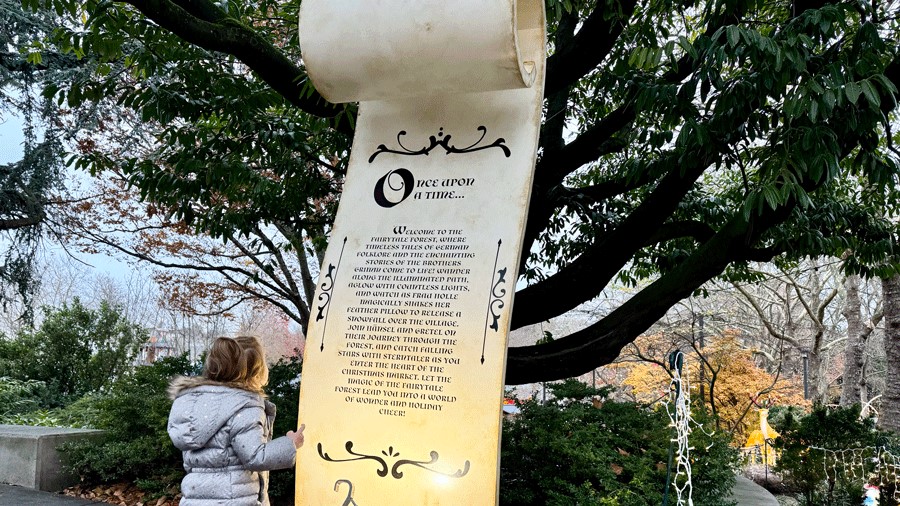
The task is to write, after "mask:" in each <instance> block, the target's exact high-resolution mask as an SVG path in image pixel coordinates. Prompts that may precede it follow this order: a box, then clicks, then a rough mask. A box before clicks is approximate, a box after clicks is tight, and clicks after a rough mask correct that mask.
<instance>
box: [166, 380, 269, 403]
mask: <svg viewBox="0 0 900 506" xmlns="http://www.w3.org/2000/svg"><path fill="white" fill-rule="evenodd" d="M200 386H222V387H228V388H234V389H236V390H244V391H246V392H250V393H252V394H256V395H259V396H260V397H262V398H265V397H266V394H264V393H263V392H259V391H257V390H252V389H249V388H247V386H246V385H244V384H243V383H236V382H230V383H222V382H219V381H213V380H211V379H207V378H205V377H203V376H175V377H174V378H172V382H171V383H169V388H168V390H167V392H168V394H169V399H172V400H173V401H174V400H175V399H176V398H177V397H178V396H179V395H181V394H182V393H183V392H184V391H185V390H187V389H189V388H194V387H200Z"/></svg>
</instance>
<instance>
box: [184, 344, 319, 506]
mask: <svg viewBox="0 0 900 506" xmlns="http://www.w3.org/2000/svg"><path fill="white" fill-rule="evenodd" d="M268 380H269V369H268V366H267V365H266V361H265V355H264V353H263V348H262V345H261V344H260V343H259V341H258V340H257V339H256V338H254V337H239V338H236V339H231V338H227V337H220V338H218V339H216V340H215V342H214V343H213V345H212V348H210V350H209V354H208V355H207V357H206V363H205V365H204V368H203V375H202V376H199V377H195V378H185V377H179V378H175V379H174V380H173V381H172V384H171V386H170V388H169V395H170V396H171V397H172V398H173V399H174V402H173V403H172V411H171V412H170V413H169V428H168V430H169V437H170V438H171V439H172V442H173V443H174V444H175V447H176V448H178V449H179V450H181V451H182V456H183V458H184V469H185V471H187V475H186V476H185V477H184V479H183V480H182V481H181V493H182V495H183V498H182V499H181V506H212V505H228V506H258V505H262V506H267V505H268V504H269V496H268V478H269V473H268V471H270V470H274V469H285V468H289V467H291V466H293V465H294V459H295V458H296V455H297V448H299V447H300V446H302V445H303V426H301V427H300V429H298V431H297V432H293V431H291V432H288V433H287V435H285V436H282V437H279V438H277V439H275V440H272V423H273V422H274V420H275V405H274V404H272V403H271V402H269V401H268V400H267V399H266V397H265V395H264V394H263V391H262V387H263V386H264V385H265V384H266V383H267V382H268Z"/></svg>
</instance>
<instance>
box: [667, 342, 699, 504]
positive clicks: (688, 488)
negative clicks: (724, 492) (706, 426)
mask: <svg viewBox="0 0 900 506" xmlns="http://www.w3.org/2000/svg"><path fill="white" fill-rule="evenodd" d="M677 353H678V356H677V358H676V359H675V360H674V361H673V362H677V363H678V364H679V366H678V367H672V382H671V384H670V390H669V402H668V403H666V405H665V406H666V413H667V414H668V415H669V422H670V424H671V425H672V426H673V427H674V428H675V439H673V440H672V442H673V443H675V445H676V447H675V469H676V471H675V477H674V478H673V479H672V484H673V486H674V488H675V495H676V500H677V502H676V504H677V505H678V506H685V505H687V506H694V499H693V492H694V485H693V483H691V450H692V449H693V448H692V447H691V446H690V441H689V437H690V435H691V422H692V419H691V393H690V384H689V383H688V378H687V376H682V375H681V366H680V364H683V361H684V355H683V354H682V353H681V352H680V351H679V352H677ZM695 425H696V422H695Z"/></svg>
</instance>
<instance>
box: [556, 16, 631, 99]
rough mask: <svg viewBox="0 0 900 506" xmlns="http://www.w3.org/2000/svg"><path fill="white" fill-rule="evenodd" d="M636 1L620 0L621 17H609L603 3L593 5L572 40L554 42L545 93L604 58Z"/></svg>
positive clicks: (570, 82)
mask: <svg viewBox="0 0 900 506" xmlns="http://www.w3.org/2000/svg"><path fill="white" fill-rule="evenodd" d="M636 4H637V2H636V0H622V1H621V4H620V5H619V12H620V13H621V16H619V15H613V16H610V13H609V9H608V8H607V7H606V6H605V5H604V6H602V7H601V6H597V7H595V8H594V12H592V13H591V14H590V16H588V17H587V19H585V20H584V22H583V23H582V25H581V29H580V30H579V31H578V35H577V36H576V37H575V38H574V39H572V40H571V41H570V42H568V43H567V44H557V45H556V48H557V52H556V53H555V54H554V55H553V56H551V57H550V58H548V59H547V84H546V86H545V90H546V92H547V95H552V94H554V93H556V92H558V91H560V90H563V89H567V88H568V87H570V86H572V85H573V84H574V83H575V82H577V81H578V80H579V79H581V78H582V77H584V76H585V75H586V74H587V73H588V72H590V71H591V70H592V69H594V68H595V67H596V66H597V65H599V64H600V63H601V62H602V61H603V60H604V59H605V58H606V56H607V55H608V54H609V52H610V50H612V48H613V45H615V43H616V40H618V38H619V35H621V34H622V30H624V29H625V26H626V25H627V24H628V21H629V19H630V18H631V16H632V15H633V14H634V7H635V5H636Z"/></svg>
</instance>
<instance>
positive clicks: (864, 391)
mask: <svg viewBox="0 0 900 506" xmlns="http://www.w3.org/2000/svg"><path fill="white" fill-rule="evenodd" d="M859 285H860V279H859V276H857V275H855V274H851V275H850V276H847V279H846V280H845V281H844V287H845V289H846V302H845V305H844V311H843V314H844V318H845V319H846V320H847V344H846V347H845V350H844V374H843V381H842V383H841V406H844V407H850V406H852V405H854V404H864V403H866V402H867V401H868V400H869V399H868V381H867V378H866V365H867V362H866V353H865V351H866V343H867V342H868V340H869V336H870V335H871V334H872V331H873V330H875V327H876V326H878V324H879V322H881V319H882V317H884V311H883V309H882V308H881V307H878V308H876V309H875V312H874V314H873V315H872V317H871V318H869V319H868V320H866V321H865V322H863V321H862V316H861V310H860V297H859ZM863 415H867V413H866V412H863Z"/></svg>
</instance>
